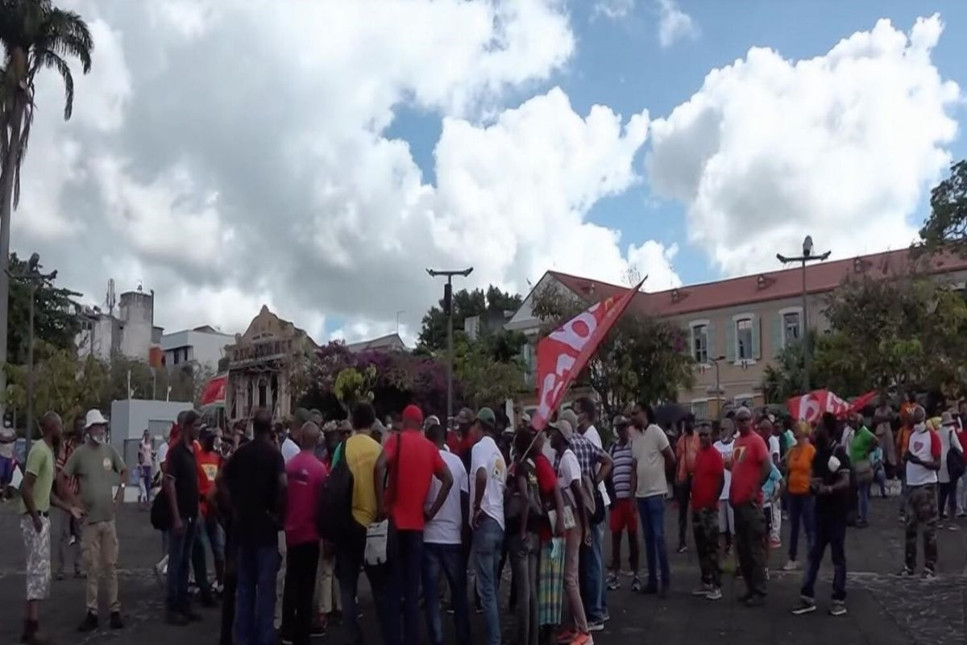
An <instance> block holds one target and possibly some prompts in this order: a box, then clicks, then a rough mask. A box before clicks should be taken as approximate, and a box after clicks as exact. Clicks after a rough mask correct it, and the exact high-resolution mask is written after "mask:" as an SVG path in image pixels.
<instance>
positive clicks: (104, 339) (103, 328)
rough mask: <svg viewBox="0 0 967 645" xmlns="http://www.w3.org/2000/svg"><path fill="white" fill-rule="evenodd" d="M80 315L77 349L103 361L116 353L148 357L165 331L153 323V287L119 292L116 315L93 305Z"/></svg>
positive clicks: (141, 357)
mask: <svg viewBox="0 0 967 645" xmlns="http://www.w3.org/2000/svg"><path fill="white" fill-rule="evenodd" d="M83 317H84V319H83V321H82V324H81V331H80V333H78V335H77V337H76V338H75V342H76V345H77V352H78V354H79V355H80V356H84V357H86V356H93V357H95V358H99V359H101V360H103V361H109V360H111V358H113V357H115V356H119V355H120V356H126V357H127V358H133V359H137V360H143V361H150V360H151V357H152V349H156V348H158V347H159V346H160V343H161V336H162V334H163V333H164V329H162V328H161V327H157V326H155V324H154V291H150V292H148V293H145V292H143V291H141V290H140V288H139V289H138V290H137V291H128V292H126V293H122V294H121V298H120V302H119V303H118V314H117V316H114V315H113V314H112V313H103V312H102V311H101V310H100V309H97V308H93V309H90V310H87V311H85V312H84V316H83Z"/></svg>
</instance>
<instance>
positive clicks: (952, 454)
mask: <svg viewBox="0 0 967 645" xmlns="http://www.w3.org/2000/svg"><path fill="white" fill-rule="evenodd" d="M953 434H954V431H953V430H950V437H949V439H950V450H948V451H947V474H948V475H950V481H957V480H958V479H960V478H961V477H963V475H964V470H965V469H967V464H965V463H964V453H962V452H961V451H959V450H957V448H956V447H954V442H953Z"/></svg>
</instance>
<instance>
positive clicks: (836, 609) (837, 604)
mask: <svg viewBox="0 0 967 645" xmlns="http://www.w3.org/2000/svg"><path fill="white" fill-rule="evenodd" d="M829 615H830V616H845V615H846V603H845V602H843V601H842V600H834V601H833V606H832V607H830V608H829Z"/></svg>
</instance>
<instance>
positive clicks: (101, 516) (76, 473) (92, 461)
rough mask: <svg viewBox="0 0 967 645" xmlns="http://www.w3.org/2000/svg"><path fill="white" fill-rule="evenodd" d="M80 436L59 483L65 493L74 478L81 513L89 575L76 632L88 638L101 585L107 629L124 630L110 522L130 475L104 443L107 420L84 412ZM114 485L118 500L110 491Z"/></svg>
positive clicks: (94, 626)
mask: <svg viewBox="0 0 967 645" xmlns="http://www.w3.org/2000/svg"><path fill="white" fill-rule="evenodd" d="M84 430H85V431H86V432H87V441H86V442H85V443H83V444H81V445H80V446H78V447H77V448H76V449H75V450H74V454H72V455H71V456H70V459H68V460H67V463H66V464H64V468H63V470H62V471H61V473H60V477H59V479H60V481H59V484H60V487H61V490H63V491H66V490H68V488H69V481H68V478H70V477H77V481H78V485H79V492H80V500H81V504H80V506H81V507H82V508H83V509H84V528H83V531H82V534H81V550H82V551H83V553H84V569H85V570H86V571H87V591H86V603H87V613H86V615H85V617H84V620H83V622H81V625H80V627H78V631H80V632H90V631H94V630H95V629H97V627H98V616H97V613H98V586H99V584H100V585H103V586H104V590H105V593H106V594H107V607H108V611H109V612H110V614H111V629H122V628H123V627H124V621H123V620H122V619H121V602H120V601H119V600H118V577H117V562H118V537H117V528H116V526H115V523H114V518H115V514H116V512H117V505H118V503H120V501H121V500H122V499H123V498H124V487H125V484H124V482H125V481H127V475H128V471H127V468H125V466H124V461H123V460H122V459H121V455H119V454H118V452H117V450H115V449H114V447H113V446H111V445H109V444H106V443H105V441H106V436H107V419H105V418H104V416H103V415H102V414H101V412H100V411H99V410H89V411H88V413H87V416H86V418H85V421H84ZM115 485H116V486H117V494H116V495H115V494H114V491H113V488H114V486H115ZM71 502H73V500H71ZM73 505H76V504H73Z"/></svg>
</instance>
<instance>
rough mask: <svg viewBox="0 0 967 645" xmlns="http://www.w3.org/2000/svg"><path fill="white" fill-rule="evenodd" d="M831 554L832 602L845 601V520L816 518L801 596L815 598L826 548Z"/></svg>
mask: <svg viewBox="0 0 967 645" xmlns="http://www.w3.org/2000/svg"><path fill="white" fill-rule="evenodd" d="M827 545H829V548H830V551H832V554H833V600H846V518H845V517H835V518H830V517H822V516H817V517H816V541H815V542H813V546H812V549H811V550H810V552H809V564H808V565H807V567H806V574H805V576H804V578H803V583H802V592H801V593H802V595H803V596H805V597H806V598H815V596H816V576H817V575H818V574H819V565H820V564H821V563H822V561H823V555H824V554H825V552H826V546H827Z"/></svg>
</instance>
